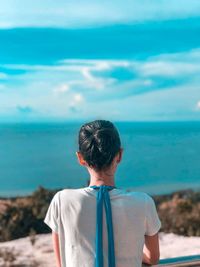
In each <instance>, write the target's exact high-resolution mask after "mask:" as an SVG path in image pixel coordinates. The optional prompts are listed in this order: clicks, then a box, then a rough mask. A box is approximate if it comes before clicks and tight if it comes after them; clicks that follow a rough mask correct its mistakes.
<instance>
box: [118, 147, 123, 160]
mask: <svg viewBox="0 0 200 267" xmlns="http://www.w3.org/2000/svg"><path fill="white" fill-rule="evenodd" d="M123 151H124V149H123V148H122V147H121V148H120V150H119V153H118V159H117V163H120V161H121V160H122V154H123Z"/></svg>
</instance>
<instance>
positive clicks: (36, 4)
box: [0, 0, 200, 28]
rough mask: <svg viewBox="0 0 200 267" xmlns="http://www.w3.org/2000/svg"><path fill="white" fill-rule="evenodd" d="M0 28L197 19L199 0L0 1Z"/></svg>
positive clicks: (79, 25) (88, 25)
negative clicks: (192, 17)
mask: <svg viewBox="0 0 200 267" xmlns="http://www.w3.org/2000/svg"><path fill="white" fill-rule="evenodd" d="M0 6H1V9H0V18H1V19H0V27H1V28H5V27H7V28H9V27H28V26H29V27H30V26H36V27H38V26H43V27H67V28H72V27H91V26H93V25H107V24H114V23H121V24H122V23H137V22H138V21H148V20H167V19H170V18H185V17H190V16H198V15H199V13H200V11H199V10H200V2H199V0H190V1H188V0H176V1H174V0H162V1H157V0H151V1H149V0H135V1H132V0H126V1H125V2H124V1H120V0H115V1H106V0H86V1H81V0H77V1H65V0H60V1H59V2H58V1H52V0H45V1H42V2H41V1H39V0H35V1H31V0H6V1H5V0H0Z"/></svg>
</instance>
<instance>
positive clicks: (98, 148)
mask: <svg viewBox="0 0 200 267" xmlns="http://www.w3.org/2000/svg"><path fill="white" fill-rule="evenodd" d="M78 143H79V152H80V153H81V155H82V156H83V158H84V160H85V161H86V162H87V163H88V165H89V166H90V167H93V168H94V169H95V170H97V171H99V170H103V169H106V168H107V167H109V166H110V164H111V163H112V161H113V159H114V157H115V155H116V154H117V153H118V152H119V150H120V147H121V141H120V137H119V133H118V131H117V129H116V127H115V126H114V125H113V123H112V122H110V121H107V120H95V121H92V122H88V123H85V124H84V125H82V126H81V128H80V130H79V140H78Z"/></svg>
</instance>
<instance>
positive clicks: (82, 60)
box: [0, 0, 200, 121]
mask: <svg viewBox="0 0 200 267" xmlns="http://www.w3.org/2000/svg"><path fill="white" fill-rule="evenodd" d="M0 7H1V8H0V121H43V120H64V121H66V120H85V119H96V118H106V119H111V120H134V121H157V120H160V121H167V120H200V75H199V73H200V1H189V0H188V1H183V0H182V1H179V0H177V1H170V0H169V1H159V4H158V1H150V0H148V1H143V0H140V1H139V0H138V1H94V0H93V1H84V3H83V1H74V3H72V1H61V0H60V1H57V2H55V1H50V0H45V1H43V2H42V3H41V2H40V1H34V2H33V1H29V0H26V1H24V0H20V1H18V0H13V1H11V0H7V1H1V0H0Z"/></svg>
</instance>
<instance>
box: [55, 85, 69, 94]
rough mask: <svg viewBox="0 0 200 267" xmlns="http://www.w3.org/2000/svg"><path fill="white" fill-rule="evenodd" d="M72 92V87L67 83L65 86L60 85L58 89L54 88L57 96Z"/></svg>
mask: <svg viewBox="0 0 200 267" xmlns="http://www.w3.org/2000/svg"><path fill="white" fill-rule="evenodd" d="M69 90H70V86H69V85H68V84H66V83H64V84H60V85H59V86H58V87H56V88H54V89H53V92H54V93H55V94H63V93H66V92H68V91H69Z"/></svg>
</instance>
